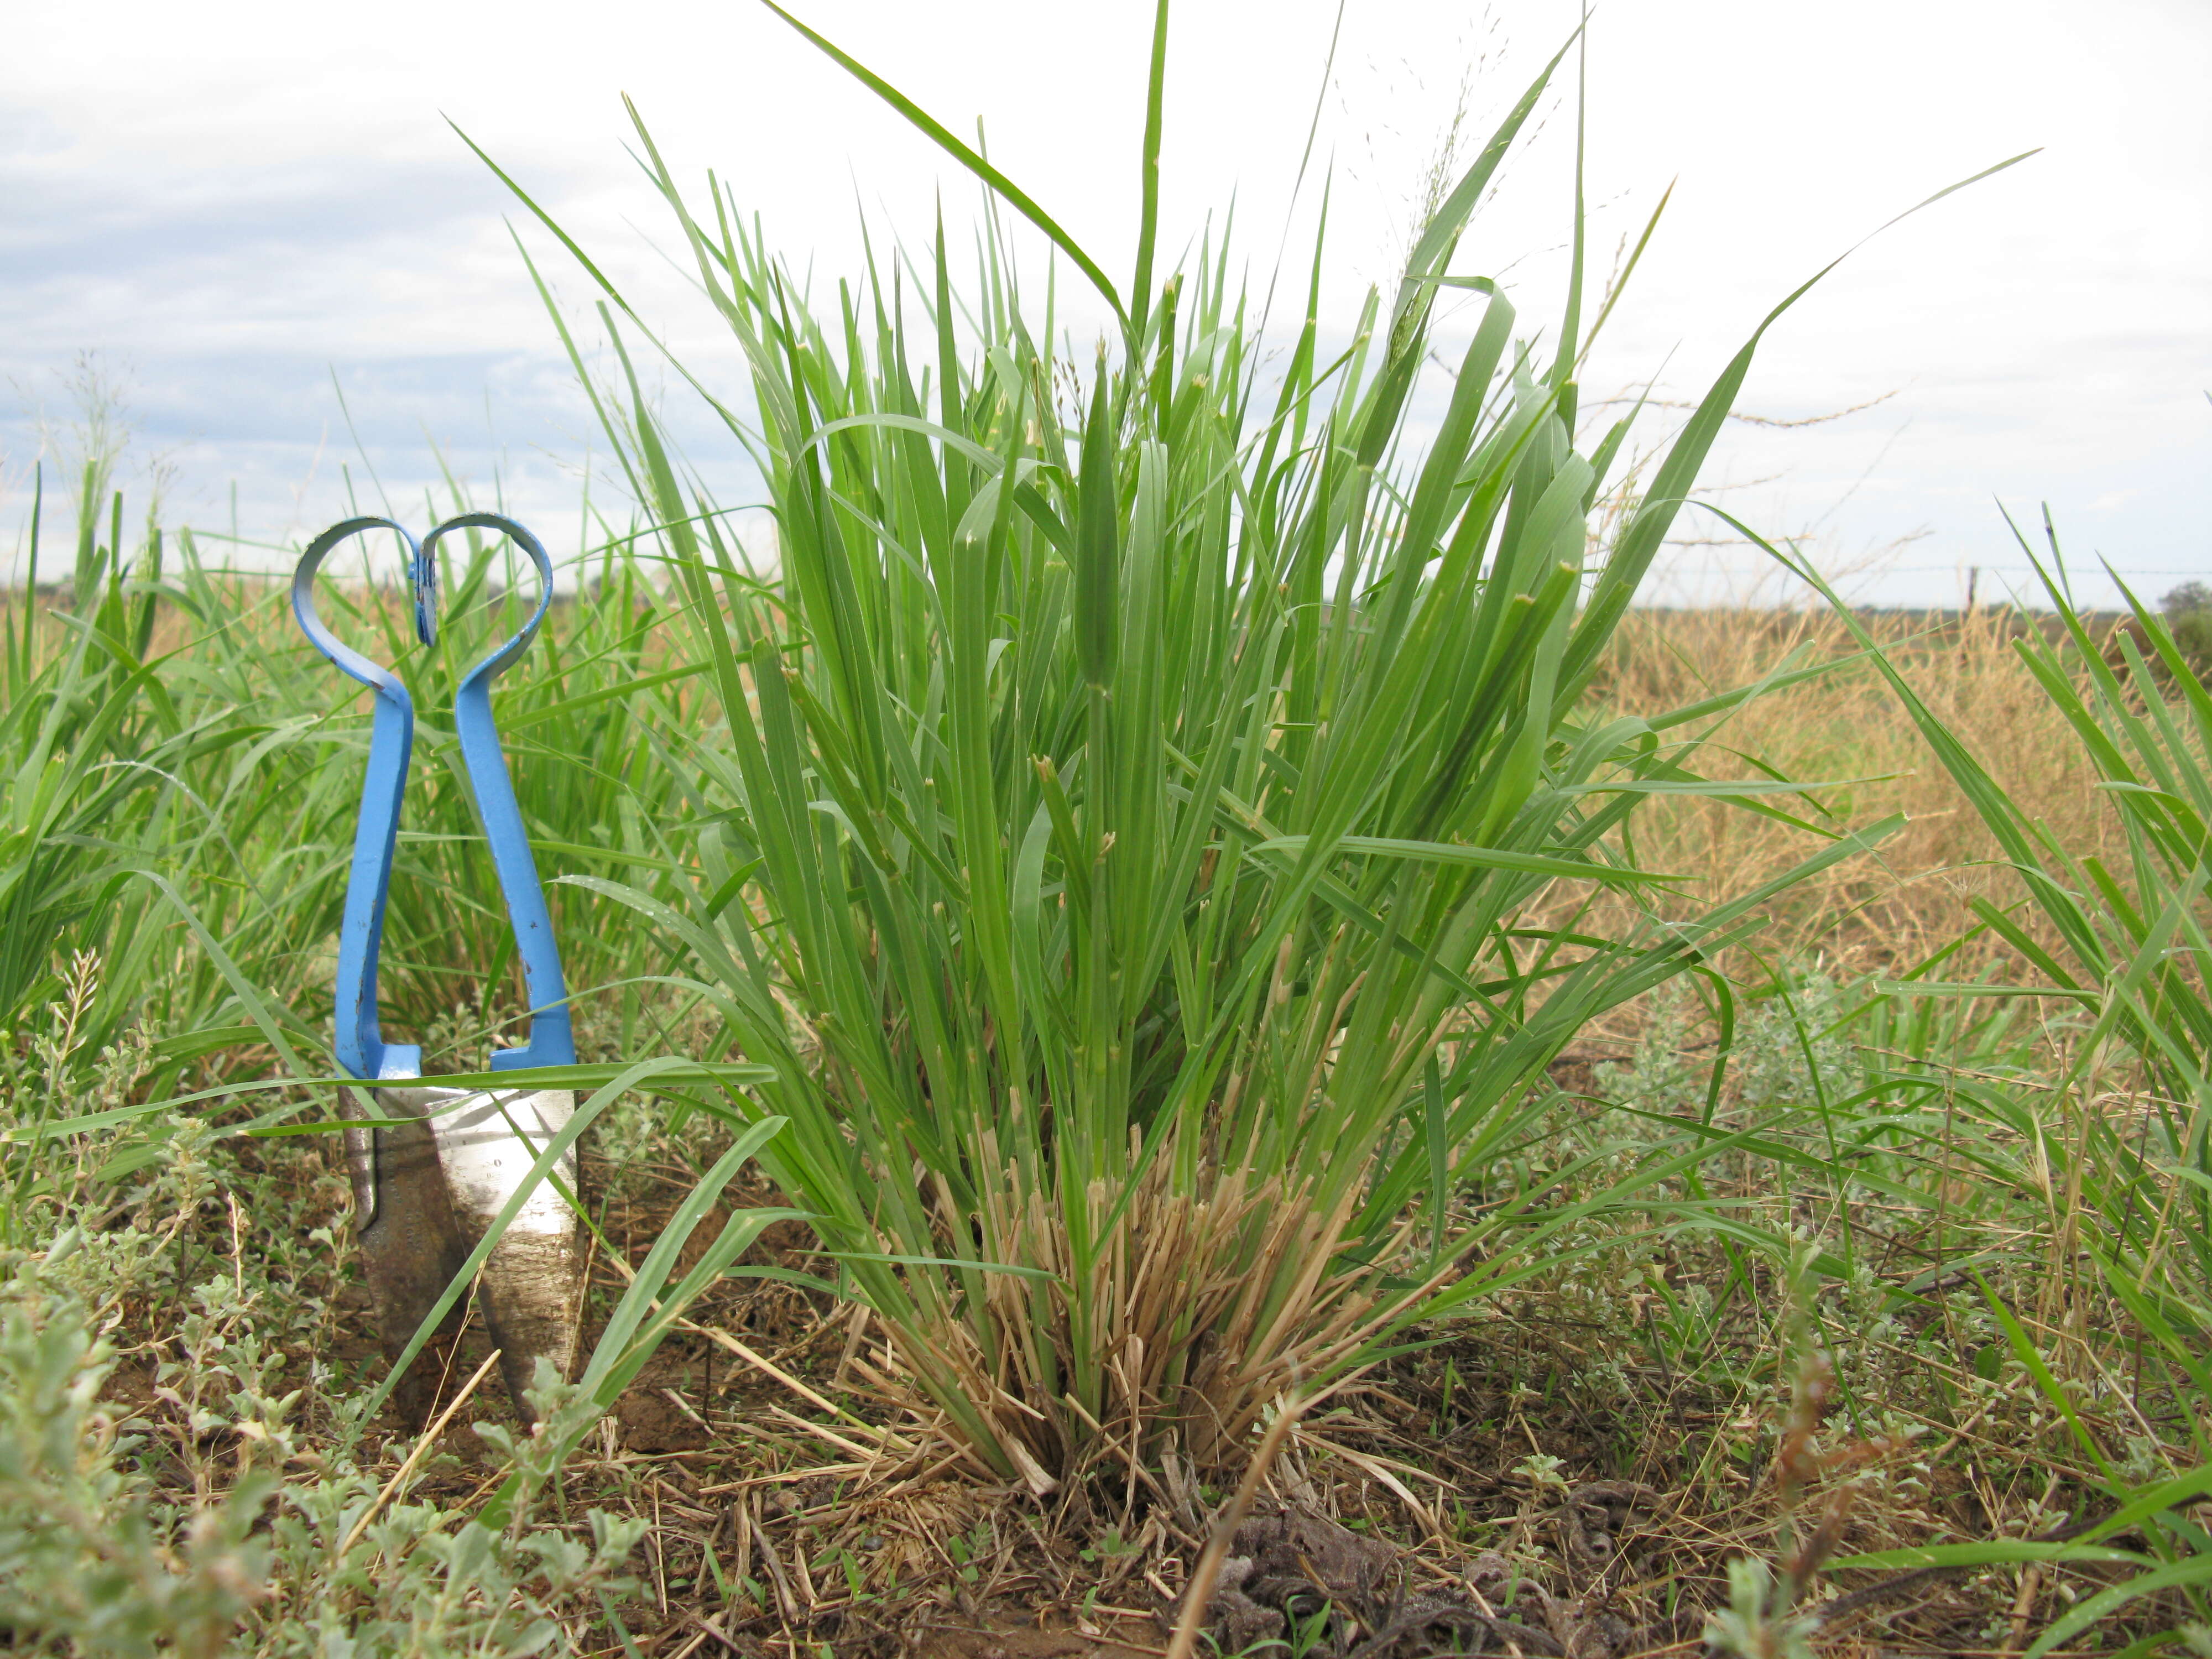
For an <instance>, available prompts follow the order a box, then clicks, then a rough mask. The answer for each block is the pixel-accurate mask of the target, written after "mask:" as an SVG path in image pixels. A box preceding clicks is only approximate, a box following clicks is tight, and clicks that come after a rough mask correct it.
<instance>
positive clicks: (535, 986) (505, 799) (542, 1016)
mask: <svg viewBox="0 0 2212 1659" xmlns="http://www.w3.org/2000/svg"><path fill="white" fill-rule="evenodd" d="M470 528H477V529H483V530H496V531H499V532H501V533H502V534H503V535H505V536H507V538H509V539H511V540H512V541H513V543H514V544H515V545H516V546H518V547H520V548H521V549H522V550H523V551H524V552H526V553H527V554H529V556H530V560H531V562H532V564H534V565H536V566H537V567H538V608H537V609H536V610H535V611H532V612H531V613H530V620H529V621H527V622H526V623H523V625H522V628H521V630H520V632H518V633H517V634H516V635H514V637H513V639H511V640H509V641H507V643H506V644H504V645H502V646H501V647H499V648H498V649H497V650H495V651H494V652H493V653H491V654H490V655H489V656H488V657H486V658H485V659H483V661H482V662H480V663H478V664H477V665H476V666H475V667H474V668H471V670H469V671H468V673H467V674H466V675H465V676H464V677H463V678H462V680H461V687H460V690H459V691H458V692H456V693H455V694H454V696H453V726H454V729H455V730H456V731H457V732H459V734H460V739H461V764H462V765H463V767H464V768H465V769H466V770H467V772H468V775H469V787H471V789H473V790H474V791H475V792H476V798H477V816H478V817H481V818H482V819H483V828H484V839H485V840H486V841H488V842H490V843H491V861H492V866H493V867H494V868H495V870H497V871H498V872H499V890H500V892H501V895H502V896H504V897H505V898H506V900H507V921H509V922H510V923H511V924H512V925H513V928H514V948H515V954H516V955H518V956H520V957H521V958H522V978H523V983H524V986H525V987H526V989H527V991H528V993H529V996H530V1041H529V1042H526V1043H525V1044H524V1045H523V1046H522V1047H521V1048H502V1049H501V1050H499V1051H498V1052H497V1053H495V1054H493V1055H492V1057H491V1064H492V1069H493V1070H494V1071H498V1072H506V1071H513V1070H515V1069H517V1068H519V1067H521V1066H573V1065H574V1064H575V1063H576V1040H575V1035H574V1025H573V1024H572V1022H571V1021H570V1018H569V1016H568V981H567V980H566V978H565V977H564V976H563V975H562V972H561V951H560V946H559V945H557V944H556V942H555V940H554V938H553V916H552V913H551V912H550V910H549V909H548V908H546V904H545V890H544V887H543V886H542V885H541V884H539V882H538V861H537V860H536V859H535V858H533V857H532V855H531V852H530V836H529V833H528V832H527V831H526V830H525V829H524V828H523V826H522V808H521V807H520V805H517V804H516V801H515V799H514V781H513V779H512V778H511V777H509V776H508V775H507V755H506V753H505V751H504V750H501V747H500V742H499V727H498V726H497V725H496V724H495V722H494V721H493V720H492V714H491V683H492V682H493V681H494V680H495V679H497V678H499V677H500V676H501V674H503V673H505V672H506V671H507V670H508V669H509V668H510V667H512V666H513V665H514V662H515V660H516V659H518V658H520V656H521V655H522V653H524V652H525V651H526V650H527V649H529V647H530V641H532V639H534V638H536V637H537V634H538V624H539V623H543V622H544V620H545V613H546V611H548V610H549V609H550V607H551V605H552V604H553V561H552V559H551V558H550V557H549V556H547V554H546V551H545V549H544V544H542V543H540V542H539V541H538V538H537V537H535V536H533V535H532V534H531V533H530V532H528V531H527V530H525V529H524V528H523V527H522V526H520V525H519V524H517V523H515V521H514V520H512V519H507V518H502V517H501V516H500V515H499V514H498V513H462V514H461V515H460V516H459V517H458V518H453V519H448V520H446V522H445V523H443V524H441V525H440V526H438V527H437V528H436V529H435V530H433V531H432V532H430V533H429V534H428V535H427V536H425V537H424V538H422V564H423V565H424V566H425V567H426V568H427V569H428V591H429V592H431V594H432V595H433V596H434V597H435V594H436V592H437V580H438V579H437V546H438V538H440V537H441V536H443V535H445V534H446V533H447V532H449V531H454V530H464V529H470ZM422 591H423V588H422V585H421V584H419V583H418V585H417V586H416V592H417V593H418V594H419V593H421V592H422Z"/></svg>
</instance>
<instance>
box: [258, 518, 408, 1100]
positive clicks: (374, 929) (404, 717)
mask: <svg viewBox="0 0 2212 1659" xmlns="http://www.w3.org/2000/svg"><path fill="white" fill-rule="evenodd" d="M378 529H383V530H389V531H391V532H393V533H394V534H395V535H397V536H398V538H400V540H402V541H404V542H405V543H406V544H407V548H408V551H409V553H410V561H409V574H410V578H411V579H412V580H413V584H414V587H415V614H416V629H417V631H418V632H420V631H421V629H422V618H423V617H425V616H430V617H434V618H435V611H436V608H437V587H436V576H435V570H432V571H430V572H429V573H428V581H429V583H430V586H429V588H428V592H427V593H426V592H425V591H424V586H423V584H424V580H425V576H426V570H425V566H424V562H423V550H422V549H421V548H419V547H417V546H416V543H415V538H413V537H412V536H410V535H409V534H408V533H407V532H406V531H405V530H404V529H403V528H401V526H398V525H396V524H394V523H392V520H389V519H348V520H346V521H345V522H344V523H343V524H336V525H332V526H331V527H330V528H329V529H328V530H325V532H323V533H322V534H321V535H319V536H318V537H316V538H315V539H314V540H313V541H312V542H310V543H308V544H307V551H306V552H305V553H303V554H301V556H300V563H299V568H297V569H295V571H294V572H293V573H292V614H293V615H294V616H295V617H298V618H299V621H300V628H301V632H303V633H305V634H306V635H307V638H308V639H309V640H311V641H313V643H314V647H315V648H316V649H317V650H318V651H320V652H321V653H323V654H324V655H325V656H326V657H328V658H329V659H331V661H332V662H334V663H336V664H337V666H338V668H339V669H340V670H341V671H343V672H344V673H346V674H349V675H350V676H352V677H353V678H355V679H357V680H359V681H360V682H361V683H362V684H363V685H365V686H367V687H368V688H369V690H372V691H374V692H375V693H376V718H375V722H374V725H373V726H372V727H371V728H370V732H369V739H368V776H367V777H366V778H364V779H363V780H362V787H361V822H360V823H358V824H357V825H356V827H355V829H354V836H353V868H352V871H351V873H350V874H349V876H348V878H347V880H346V898H345V916H344V919H343V921H341V922H340V924H339V927H338V977H337V1009H336V1014H337V1057H338V1064H339V1065H341V1066H344V1067H345V1069H346V1071H347V1072H348V1073H350V1074H351V1075H353V1076H355V1077H357V1078H361V1079H364V1080H366V1081H370V1082H374V1081H376V1080H377V1079H383V1078H410V1077H418V1076H420V1075H421V1074H422V1050H421V1049H420V1048H416V1047H414V1046H413V1045H411V1044H404V1043H392V1044H390V1045H388V1046H387V1045H386V1043H385V1042H384V1040H383V1038H382V1037H381V1036H380V1035H379V1033H378V1030H377V1024H376V957H377V951H378V950H379V949H380V947H381V945H383V943H384V901H385V896H386V894H387V893H388V892H389V891H390V890H391V886H392V845H393V843H394V842H395V841H396V840H397V839H398V834H399V801H400V797H401V796H402V795H403V794H404V793H405V791H406V787H407V762H408V758H409V757H410V755H411V754H412V753H413V752H414V748H415V705H414V703H413V702H411V701H410V699H409V697H408V696H407V688H406V687H405V686H404V685H402V684H400V683H399V681H398V678H397V677H396V676H394V675H393V673H392V671H391V670H390V669H388V668H386V667H383V666H382V665H380V664H377V663H374V662H371V661H370V660H369V659H368V658H367V657H364V656H362V654H361V653H360V652H358V651H356V650H355V649H354V648H353V647H351V646H349V645H347V644H345V643H343V641H340V640H339V639H338V638H337V636H336V635H333V634H332V633H331V631H330V629H327V628H325V627H324V626H323V619H322V618H321V617H319V616H317V615H316V614H315V592H314V583H315V571H316V569H317V568H318V567H319V566H320V565H321V564H322V562H323V560H324V559H325V557H326V556H328V555H329V553H330V551H331V549H332V548H334V547H336V546H337V544H339V543H340V542H342V541H343V540H345V539H346V538H347V537H349V536H357V535H359V534H360V533H361V532H363V531H365V530H378ZM432 626H434V627H435V621H434V622H433V623H432Z"/></svg>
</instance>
